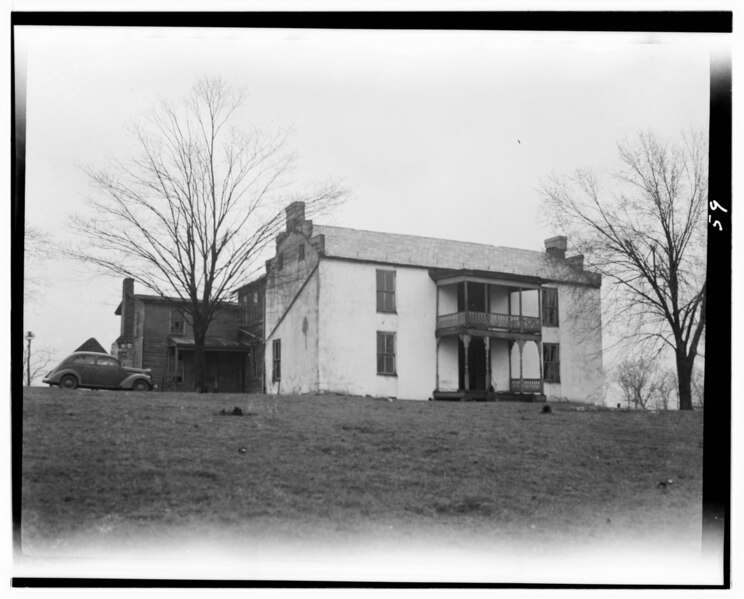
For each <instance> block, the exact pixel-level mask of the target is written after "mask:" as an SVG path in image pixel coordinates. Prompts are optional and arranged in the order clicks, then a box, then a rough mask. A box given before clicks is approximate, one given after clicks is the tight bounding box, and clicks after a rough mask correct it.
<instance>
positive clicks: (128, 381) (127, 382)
mask: <svg viewBox="0 0 744 599" xmlns="http://www.w3.org/2000/svg"><path fill="white" fill-rule="evenodd" d="M137 381H147V384H148V385H150V387H152V386H153V385H152V381H151V380H150V378H149V377H147V376H145V375H143V374H130V375H129V376H128V377H127V378H125V379H124V380H123V381H122V382H121V383H119V387H120V388H121V389H131V388H132V387H134V383H136V382H137Z"/></svg>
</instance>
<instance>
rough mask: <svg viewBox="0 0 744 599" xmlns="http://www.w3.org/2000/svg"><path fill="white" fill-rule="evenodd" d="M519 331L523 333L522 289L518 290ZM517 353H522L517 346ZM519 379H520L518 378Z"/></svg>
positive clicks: (520, 347) (520, 348)
mask: <svg viewBox="0 0 744 599" xmlns="http://www.w3.org/2000/svg"><path fill="white" fill-rule="evenodd" d="M519 330H520V332H524V321H523V320H522V288H521V287H520V288H519ZM519 351H520V352H521V351H522V346H521V345H520V346H519ZM520 378H521V377H520Z"/></svg>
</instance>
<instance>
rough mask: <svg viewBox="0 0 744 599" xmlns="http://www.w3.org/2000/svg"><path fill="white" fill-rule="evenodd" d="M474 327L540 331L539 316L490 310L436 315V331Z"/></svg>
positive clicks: (483, 329) (512, 331)
mask: <svg viewBox="0 0 744 599" xmlns="http://www.w3.org/2000/svg"><path fill="white" fill-rule="evenodd" d="M462 329H475V330H481V331H504V332H509V333H531V334H536V333H540V318H539V317H537V316H519V315H515V314H496V313H492V312H473V311H466V312H455V313H453V314H443V315H441V316H438V317H437V332H438V333H439V332H444V331H453V332H454V331H458V330H462Z"/></svg>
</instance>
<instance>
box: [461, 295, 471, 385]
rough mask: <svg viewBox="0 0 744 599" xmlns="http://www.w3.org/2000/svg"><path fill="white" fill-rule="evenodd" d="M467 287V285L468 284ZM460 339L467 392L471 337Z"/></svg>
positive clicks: (464, 336) (462, 336)
mask: <svg viewBox="0 0 744 599" xmlns="http://www.w3.org/2000/svg"><path fill="white" fill-rule="evenodd" d="M466 285H467V283H466ZM460 339H462V346H463V349H464V350H465V351H464V358H465V364H464V369H463V372H464V376H463V378H464V381H463V382H464V387H465V391H470V371H469V370H470V369H469V368H468V347H469V346H470V335H460Z"/></svg>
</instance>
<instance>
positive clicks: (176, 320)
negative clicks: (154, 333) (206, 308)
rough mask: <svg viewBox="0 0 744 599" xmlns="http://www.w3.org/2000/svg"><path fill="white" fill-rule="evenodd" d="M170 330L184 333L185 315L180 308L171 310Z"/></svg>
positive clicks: (178, 333)
mask: <svg viewBox="0 0 744 599" xmlns="http://www.w3.org/2000/svg"><path fill="white" fill-rule="evenodd" d="M170 332H171V333H175V334H177V335H180V334H182V333H183V316H181V313H180V312H179V311H178V310H171V311H170Z"/></svg>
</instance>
